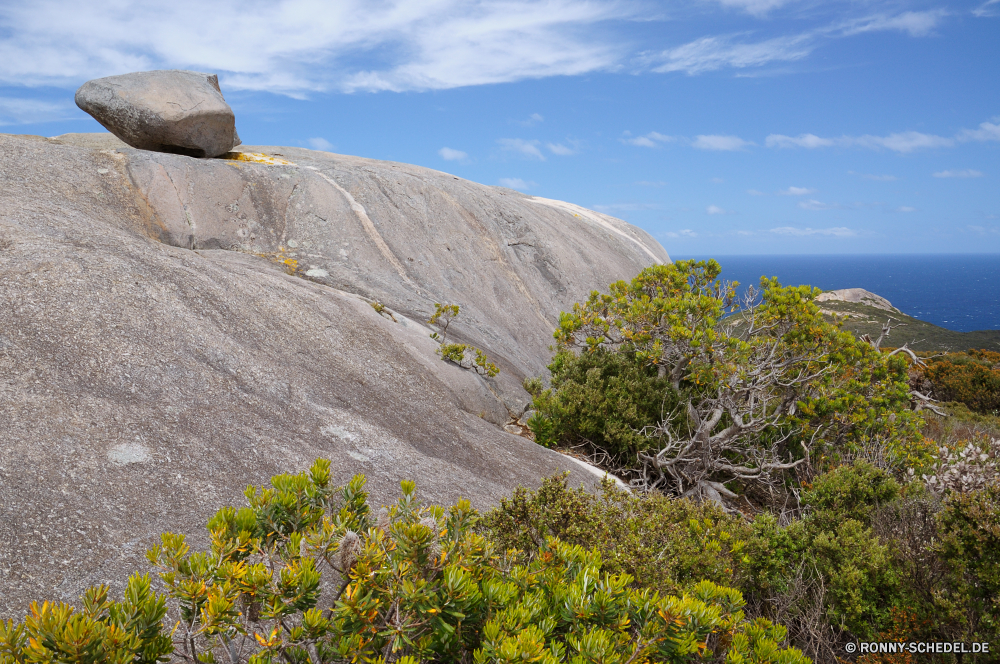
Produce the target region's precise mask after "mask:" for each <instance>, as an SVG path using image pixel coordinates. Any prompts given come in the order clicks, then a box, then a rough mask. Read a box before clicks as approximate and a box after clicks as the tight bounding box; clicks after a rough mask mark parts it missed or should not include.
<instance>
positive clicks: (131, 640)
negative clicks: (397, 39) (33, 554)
mask: <svg viewBox="0 0 1000 664" xmlns="http://www.w3.org/2000/svg"><path fill="white" fill-rule="evenodd" d="M718 275H719V266H718V264H717V263H715V262H714V261H708V262H702V263H695V262H690V261H681V262H678V263H675V264H673V265H666V266H655V267H653V268H649V269H647V270H644V271H643V272H642V273H640V274H639V276H637V277H636V278H635V279H634V280H632V281H631V282H617V283H615V284H612V285H611V286H610V288H609V292H608V293H607V294H601V293H597V292H595V293H593V294H592V295H591V297H590V298H589V299H588V301H587V302H585V303H581V304H579V305H577V306H576V307H574V309H573V311H572V312H569V313H566V314H564V315H563V317H562V319H561V321H560V326H559V329H558V330H557V332H556V340H557V344H558V347H557V349H556V354H555V357H554V358H553V360H552V363H551V365H550V367H549V369H550V374H551V375H550V377H549V380H547V381H543V380H542V379H540V378H538V379H532V380H529V381H526V383H525V386H526V388H528V389H529V391H530V392H531V393H532V394H533V398H534V408H535V411H536V413H535V415H534V416H533V417H532V418H531V420H530V427H531V429H532V431H533V433H534V436H535V438H536V441H537V442H539V443H540V444H543V445H546V446H549V447H555V448H561V449H562V450H563V451H568V452H571V453H575V454H581V453H582V454H584V455H586V456H587V457H589V459H590V460H591V461H592V462H594V463H597V464H598V465H601V466H603V467H604V468H605V469H607V470H611V471H613V472H616V473H620V474H621V475H622V476H623V477H624V478H625V479H626V480H628V481H629V482H630V484H631V490H626V489H624V488H622V487H621V486H619V485H618V484H617V483H615V482H613V481H611V480H606V481H605V482H603V483H602V486H601V488H600V491H599V492H596V493H593V492H588V491H586V490H585V489H584V488H583V487H580V488H572V487H570V486H569V484H568V479H567V476H565V475H559V476H554V477H551V478H548V479H546V480H545V481H544V482H543V483H542V485H541V486H540V487H539V488H537V489H535V490H531V489H528V488H523V487H522V488H519V489H517V490H515V491H514V492H513V494H512V495H511V496H509V497H507V498H505V499H503V500H502V501H501V502H500V504H499V505H497V506H496V507H495V508H493V509H492V510H490V511H489V512H487V513H485V514H483V515H480V514H479V513H478V512H477V511H476V510H475V509H473V507H472V505H470V504H469V503H468V502H467V501H460V502H458V503H457V504H456V505H453V506H451V507H449V508H445V507H442V506H437V505H423V504H422V503H421V502H420V501H419V500H418V499H417V495H416V486H415V484H414V483H413V482H410V481H404V482H402V483H401V497H400V498H399V500H398V501H397V502H396V503H395V504H394V505H391V506H388V507H384V508H382V509H381V510H379V511H375V510H373V508H372V506H370V505H369V502H368V496H367V493H366V492H365V490H364V484H365V481H364V478H363V477H361V476H357V477H355V478H354V479H353V480H352V481H351V482H349V483H348V484H347V485H346V486H343V487H335V486H333V484H332V482H331V472H330V462H329V461H326V460H323V459H320V460H318V461H317V462H316V463H315V464H314V465H313V466H312V467H311V468H310V469H309V471H308V472H303V473H299V474H296V475H278V476H276V477H274V478H272V480H271V484H270V486H269V487H259V488H258V487H249V488H248V489H247V490H246V492H245V498H246V503H247V504H246V506H243V507H239V508H236V507H224V508H222V509H221V510H220V511H219V512H218V513H217V514H216V515H215V516H213V517H212V518H211V519H210V520H209V522H208V531H209V535H210V536H209V542H210V544H209V546H208V548H207V549H206V550H201V551H196V550H193V549H192V548H191V546H190V545H189V544H188V542H187V539H186V538H185V536H184V535H182V534H172V533H165V534H163V536H162V538H161V542H160V544H158V545H157V546H155V547H153V548H152V549H151V550H150V551H149V552H148V559H149V562H150V564H151V565H152V566H153V568H154V569H155V571H156V572H157V573H158V579H159V580H158V581H154V580H151V578H150V577H149V576H140V575H135V576H133V577H132V578H131V579H130V581H129V583H128V586H127V589H126V592H125V595H124V597H123V598H122V600H121V601H118V602H114V601H111V600H109V599H108V591H107V588H104V587H95V588H92V589H90V590H89V591H88V592H87V593H86V594H85V596H84V597H83V598H82V603H81V607H80V608H74V607H71V606H68V605H65V604H49V603H43V604H41V605H38V604H35V605H33V606H32V608H31V611H30V613H29V615H28V616H27V617H25V619H24V620H23V621H21V622H15V621H12V620H11V621H7V622H6V623H0V664H15V663H16V664H22V663H24V664H27V663H28V662H81V663H91V662H92V663H94V664H96V663H97V662H121V663H125V662H142V663H145V664H152V663H153V662H158V661H167V660H168V659H170V658H174V659H178V660H181V661H188V662H206V663H209V662H230V663H237V662H239V663H248V664H249V663H252V664H265V663H278V662H287V663H289V664H299V663H301V664H306V663H309V664H319V663H320V662H364V663H371V664H390V663H395V664H416V663H417V662H456V663H458V662H461V663H463V664H468V663H472V662H474V663H475V664H492V663H497V664H500V663H502V664H514V663H523V664H528V663H529V662H532V663H533V662H541V663H544V664H555V663H557V662H571V663H573V664H642V663H647V662H648V663H650V664H652V663H653V662H671V663H673V662H676V663H680V662H691V663H694V662H718V663H721V662H726V664H744V663H747V664H749V663H761V664H765V663H766V664H772V663H773V664H806V663H807V662H808V661H809V660H813V661H817V662H823V663H824V664H826V663H828V664H844V663H845V662H847V661H857V662H860V663H861V664H876V663H877V662H885V663H889V662H892V663H895V664H911V663H913V662H916V661H919V660H917V659H916V657H915V656H914V655H913V654H911V653H907V652H903V653H897V654H893V655H879V654H861V653H857V652H853V653H852V651H850V650H849V649H848V648H847V646H848V645H849V644H858V643H859V642H864V643H869V642H947V643H962V644H967V645H969V644H975V643H980V644H981V643H990V644H991V647H990V652H986V653H983V652H977V653H973V654H970V655H969V658H970V659H971V660H972V661H973V662H976V663H980V662H982V663H988V662H1000V416H998V413H997V409H998V404H1000V399H998V395H1000V353H995V352H990V351H968V352H964V353H951V354H938V355H935V354H928V353H923V354H921V355H923V356H924V357H922V358H918V356H917V355H915V354H912V353H908V352H900V350H897V351H896V352H893V351H892V350H885V349H881V350H880V348H879V346H880V343H879V342H872V341H870V340H869V341H866V340H865V339H863V338H858V337H857V336H855V334H853V333H852V332H851V331H849V330H846V329H845V326H844V325H839V326H838V324H837V323H836V322H835V321H831V320H829V319H827V318H826V317H825V316H824V314H823V313H822V312H821V311H820V310H819V308H818V307H817V306H816V304H815V302H814V301H813V298H814V296H815V294H816V292H817V291H815V290H813V289H810V288H809V287H804V286H799V287H785V286H781V285H780V284H778V283H777V281H775V280H773V279H772V280H768V279H764V280H762V282H761V289H760V291H751V293H750V296H749V297H748V298H747V299H745V300H743V301H740V302H737V301H736V300H735V296H734V293H735V289H734V285H729V284H723V283H720V282H719V281H718V280H717V277H718ZM457 314H458V307H457V306H455V305H438V307H437V311H436V312H435V315H434V318H433V319H432V321H431V323H432V324H434V325H436V326H437V327H438V329H439V333H438V335H437V336H436V338H438V340H439V341H441V342H442V349H441V355H442V357H443V358H445V359H448V360H451V361H453V362H457V363H463V362H464V364H463V366H466V367H467V368H473V369H476V370H477V371H478V372H479V373H481V374H483V375H491V374H490V367H492V365H490V364H489V363H488V361H487V360H486V359H485V357H483V358H482V362H481V363H476V362H470V361H467V360H465V350H468V349H470V348H471V347H463V348H461V353H460V354H459V351H455V353H454V354H452V355H449V352H448V350H447V349H448V347H449V344H448V342H447V337H446V335H447V331H448V326H449V324H450V322H451V320H452V319H453V318H454V317H455V316H456V315H457ZM881 340H882V339H881V337H880V341H881ZM471 350H475V349H471ZM493 368H494V369H495V367H493ZM546 383H547V385H548V386H547V387H546ZM917 393H919V394H922V395H926V394H928V393H930V394H931V395H932V396H934V397H935V398H936V399H938V400H940V401H947V402H948V403H943V404H939V405H940V407H941V408H943V409H944V411H946V412H947V413H948V415H947V416H939V415H937V414H934V413H930V412H927V411H920V412H917V411H916V410H915V408H917V407H919V406H921V404H924V403H925V402H926V399H915V398H914V395H915V394H917ZM156 587H159V588H160V589H161V590H160V591H159V592H157V590H156ZM935 657H936V660H935V661H940V662H948V663H952V662H954V663H956V664H957V663H959V662H961V663H963V664H964V663H965V662H966V656H965V655H964V654H958V655H956V654H954V653H950V654H940V655H935Z"/></svg>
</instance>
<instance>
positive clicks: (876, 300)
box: [816, 288, 899, 313]
mask: <svg viewBox="0 0 1000 664" xmlns="http://www.w3.org/2000/svg"><path fill="white" fill-rule="evenodd" d="M816 301H817V302H855V303H858V304H867V305H868V306H870V307H875V308H876V309H882V310H883V311H894V312H897V313H898V312H899V309H897V308H896V307H894V306H892V303H890V302H889V300H887V299H885V298H884V297H882V296H881V295H876V294H875V293H872V292H871V291H867V290H865V289H864V288H841V289H839V290H832V291H826V292H825V293H820V294H819V295H817V296H816Z"/></svg>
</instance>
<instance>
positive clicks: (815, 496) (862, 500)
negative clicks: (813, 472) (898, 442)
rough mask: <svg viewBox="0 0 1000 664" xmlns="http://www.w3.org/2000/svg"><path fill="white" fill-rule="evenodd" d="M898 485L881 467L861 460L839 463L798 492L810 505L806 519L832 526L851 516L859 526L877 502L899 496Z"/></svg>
mask: <svg viewBox="0 0 1000 664" xmlns="http://www.w3.org/2000/svg"><path fill="white" fill-rule="evenodd" d="M899 494H900V486H899V483H898V482H896V480H895V479H893V477H892V476H891V475H890V474H889V473H887V472H886V471H884V470H881V469H879V468H875V467H874V466H872V465H871V464H870V463H868V462H865V461H855V462H854V463H853V464H852V465H850V466H840V467H839V468H834V469H833V470H831V471H830V472H828V473H824V474H823V475H820V476H819V477H818V478H816V480H815V481H814V482H813V483H812V485H811V486H810V487H809V488H808V489H807V490H805V491H803V493H802V503H803V504H804V505H806V506H808V507H810V508H812V514H811V515H810V519H809V520H810V523H812V524H814V525H815V526H819V527H822V528H834V527H835V526H836V525H837V524H838V523H840V522H841V521H843V520H844V519H854V520H855V521H858V522H860V523H861V524H862V525H863V526H865V527H867V526H870V525H871V519H872V516H873V514H874V513H875V511H876V510H877V509H878V508H879V506H880V505H887V504H888V503H890V502H892V501H893V500H895V499H896V498H898V497H899Z"/></svg>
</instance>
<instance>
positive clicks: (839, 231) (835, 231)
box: [770, 226, 858, 237]
mask: <svg viewBox="0 0 1000 664" xmlns="http://www.w3.org/2000/svg"><path fill="white" fill-rule="evenodd" d="M770 232H772V233H774V234H776V235H794V236H798V237H808V236H813V235H822V236H827V237H854V236H856V235H857V234H858V233H857V231H854V230H852V229H850V228H846V227H844V226H836V227H834V228H796V227H794V226H780V227H778V228H772V229H771V231H770Z"/></svg>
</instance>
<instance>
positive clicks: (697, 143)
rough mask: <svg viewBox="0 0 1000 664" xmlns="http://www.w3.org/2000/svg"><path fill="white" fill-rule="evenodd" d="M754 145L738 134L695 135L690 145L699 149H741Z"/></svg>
mask: <svg viewBox="0 0 1000 664" xmlns="http://www.w3.org/2000/svg"><path fill="white" fill-rule="evenodd" d="M751 145H755V143H751V142H750V141H744V140H743V139H742V138H740V137H739V136H719V135H714V134H709V135H701V136H695V137H694V140H693V141H691V146H692V147H695V148H698V149H699V150H742V149H744V148H746V147H748V146H751Z"/></svg>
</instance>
